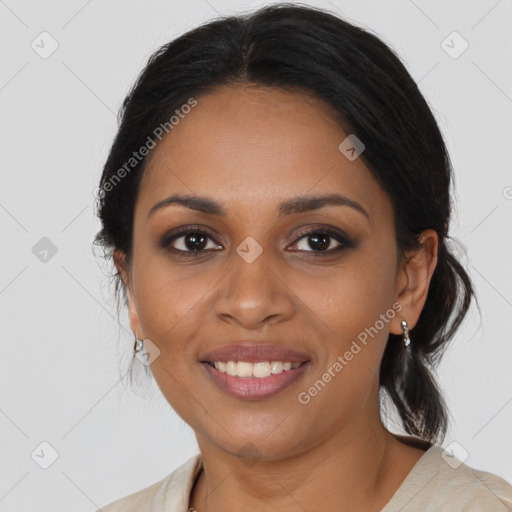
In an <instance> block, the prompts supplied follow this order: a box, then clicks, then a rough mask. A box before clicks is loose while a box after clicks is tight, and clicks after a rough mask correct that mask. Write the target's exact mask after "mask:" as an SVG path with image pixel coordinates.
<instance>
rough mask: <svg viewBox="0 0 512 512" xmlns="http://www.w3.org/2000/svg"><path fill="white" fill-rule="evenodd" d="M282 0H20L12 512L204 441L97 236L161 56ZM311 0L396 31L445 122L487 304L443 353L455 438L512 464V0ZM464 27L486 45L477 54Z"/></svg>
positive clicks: (4, 202) (11, 94)
mask: <svg viewBox="0 0 512 512" xmlns="http://www.w3.org/2000/svg"><path fill="white" fill-rule="evenodd" d="M265 3H266V2H251V1H246V2H240V1H237V2H234V1H230V0H208V1H206V0H190V1H187V2H185V1H181V2H170V1H165V2H164V1H153V2H142V1H139V2H126V1H125V2H121V1H112V0H108V1H100V0H90V1H84V0H72V1H66V2H64V1H62V2H57V1H46V2H37V1H32V2H28V1H22V0H18V1H16V0H6V1H0V20H1V21H0V22H1V29H0V43H1V44H0V48H1V50H0V51H1V58H2V65H1V68H0V100H1V109H2V110H1V123H0V130H1V135H0V140H1V144H2V146H1V157H2V158H1V172H2V187H1V188H0V219H1V237H2V260H1V261H2V265H1V267H0V304H1V308H2V309H1V310H2V323H1V325H2V330H1V338H0V343H1V358H0V365H1V373H0V375H1V386H0V393H1V395H0V400H1V402H0V428H1V432H2V435H1V436H0V450H1V457H0V471H1V474H0V475H1V478H0V510H1V511H9V512H18V511H38V512H45V511H52V512H59V511H64V510H77V511H78V510H82V511H92V510H95V509H96V508H97V507H98V506H100V505H103V504H106V503H108V502H110V501H113V500H114V499H117V498H119V497H121V496H125V495H127V494H129V493H131V492H134V491H135V490H138V489H141V488H143V487H146V486H148V485H150V484H152V483H154V482H155V481H157V480H159V479H161V478H163V477H164V476H165V475H167V474H168V473H170V472H171V471H172V470H174V469H175V468H177V467H178V466H180V465H181V464H182V463H184V462H185V461H186V460H187V459H188V458H189V457H191V456H192V455H193V454H195V453H196V451H197V447H196V444H195V438H194V436H193V432H192V431H191V430H190V428H189V427H188V426H187V425H186V424H185V423H184V422H183V421H182V420H181V419H179V418H178V417H177V416H176V414H175V413H174V412H173V411H172V410H171V409H170V407H169V406H168V404H167V402H166V401H165V400H164V399H163V397H162V396H161V395H160V392H159V390H158V388H157V387H156V384H154V383H151V382H150V386H149V388H148V389H147V390H146V392H144V393H143V391H141V393H140V395H141V396H138V395H137V394H135V393H134V392H132V391H131V390H130V389H129V388H128V387H127V384H126V383H125V381H124V380H122V378H121V377H122V375H123V374H124V372H125V371H126V368H127V364H128V360H129V356H130V351H131V349H132V337H131V332H130V330H129V327H128V323H127V320H126V315H125V313H123V315H122V318H121V320H122V321H121V326H119V325H118V324H117V320H116V313H115V309H114V303H113V298H112V289H111V288H109V282H108V279H107V278H106V277H105V275H104V272H105V268H104V266H103V265H102V264H101V260H100V259H99V257H97V256H95V255H94V254H93V252H92V249H91V242H92V239H93V237H94V235H95V233H96V232H97V230H98V229H99V223H98V222H97V220H96V219H95V216H94V211H93V199H94V197H93V193H94V189H95V188H96V187H97V185H98V181H99V176H100V173H101V168H102V165H103V163H104V160H105V158H106V155H107V151H108V149H109V145H110V144H111V142H112V140H113V137H114V134H115V130H116V112H117V110H118V108H119V106H120V104H121V101H122V99H123V98H124V96H125V94H126V93H127V91H128V88H129V87H130V86H131V84H132V82H133V80H134V79H135V77H136V75H137V73H138V72H139V71H140V70H141V69H142V67H143V66H144V64H145V62H146V59H147V58H148V57H149V55H150V53H151V52H152V51H154V50H155V49H156V48H157V47H158V46H159V45H161V44H163V43H165V42H167V41H168V40H169V39H171V38H174V37H175V36H177V35H179V34H181V33H183V32H184V31H186V30H188V29H190V28H192V27H194V26H196V25H197V24H199V23H201V22H203V21H205V20H207V19H210V18H212V17H214V16H216V15H217V14H218V13H220V14H228V13H233V12H239V11H243V10H246V9H252V8H256V7H259V6H261V5H264V4H265ZM311 3H312V4H314V5H317V6H321V7H326V8H328V9H330V10H331V11H333V12H337V13H339V14H341V15H343V16H344V17H346V18H347V19H348V20H349V21H352V22H353V23H356V24H358V25H361V26H365V27H367V28H370V29H371V30H372V31H374V32H375V33H376V34H377V35H379V36H380V37H382V38H383V39H384V40H385V41H386V42H387V43H388V44H390V45H391V46H392V48H394V49H395V50H396V51H397V53H398V54H399V56H400V57H401V58H402V59H403V61H404V62H405V64H406V66H407V67H408V69H409V71H410V73H411V74H412V76H413V77H414V78H415V80H416V81H417V82H419V85H420V88H421V90H422V92H423V93H424V95H425V96H426V98H427V100H428V101H429V104H430V105H431V107H432V109H433V110H434V113H435V116H436V119H437V120H438V122H439V124H440V127H441V129H442V131H443V134H444V136H445V139H446V142H447V144H448V148H449V150H450V152H451V157H452V161H453V164H454V168H455V173H456V187H457V195H456V211H455V215H454V219H453V226H452V235H453V236H455V237H457V238H458V239H459V240H460V241H461V245H460V246H459V249H458V251H459V255H460V257H461V258H462V260H463V262H464V264H465V265H466V267H467V269H468V270H469V271H470V273H471V275H472V277H473V279H474V282H475V284H476V288H477V293H478V297H479V301H480V305H481V314H479V312H478V310H477V309H476V308H475V307H473V308H472V310H471V314H470V317H469V319H468V321H467V322H466V323H465V324H464V328H463V329H461V330H460V332H459V334H458V336H457V338H456V339H455V341H454V343H453V345H452V347H451V348H450V350H449V351H448V353H447V354H446V356H445V359H444V360H443V362H442V364H441V366H440V367H439V379H440V382H441V384H442V386H443V387H444V390H445V392H446V397H447V401H448V405H449V407H450V411H451V418H452V423H451V429H450V431H449V434H448V436H447V438H446V442H445V443H444V446H448V445H450V443H452V442H453V441H456V442H457V443H458V445H457V446H456V447H457V449H458V450H459V451H460V447H462V448H463V449H464V450H465V451H466V452H467V454H468V458H467V460H466V463H467V464H469V465H471V466H473V467H476V468H479V469H485V470H487V471H491V472H494V473H497V474H499V475H501V476H502V477H504V478H506V479H507V480H509V481H512V464H511V463H510V461H511V455H512V436H510V432H511V428H510V427H511V424H512V379H511V378H510V375H511V371H510V366H511V360H512V343H511V335H510V332H511V329H510V325H509V322H508V321H509V319H510V317H511V314H512V258H511V257H510V254H511V249H512V239H511V235H510V233H511V229H510V228H511V220H512V200H511V199H512V174H511V172H510V169H511V168H512V167H511V158H512V157H511V152H510V143H511V140H512V137H511V135H512V134H511V132H512V129H511V126H512V125H511V117H512V99H511V97H512V67H511V66H510V53H511V51H510V49H511V43H512V41H511V39H512V31H510V26H511V25H510V22H511V18H512V5H511V1H510V0H508V1H507V0H501V1H496V0H489V1H487V0H486V1H478V2H477V1H473V2H468V1H452V2H446V1H441V0H436V1H429V2H427V1H425V0H421V1H420V0H416V1H412V0H395V1H388V2H378V1H371V2H364V3H363V2H360V1H356V0H354V1H348V0H347V1H341V0H338V1H333V2H328V1H322V2H311ZM44 31H46V32H48V33H49V34H50V36H40V34H41V33H42V32H44ZM453 31H457V32H458V33H459V34H460V35H461V36H462V38H463V39H464V40H465V41H467V43H468V44H469V47H468V49H467V50H466V51H465V52H464V53H462V54H461V55H460V56H457V58H453V56H454V54H456V53H459V51H460V50H461V49H462V48H463V46H462V45H463V41H462V40H461V39H457V36H453V35H452V36H450V34H452V32H453ZM448 36H450V37H448ZM447 37H448V39H446V38H447ZM42 39H43V40H42ZM444 40H446V41H447V42H445V43H444V44H443V43H442V42H443V41H444ZM53 41H56V44H58V48H57V50H56V51H55V52H54V53H53V54H51V55H49V56H47V55H44V56H46V57H47V58H42V56H41V52H42V53H44V52H49V51H50V50H51V45H52V44H55V43H54V42H53ZM33 42H34V43H33ZM31 44H34V45H35V46H36V48H37V49H38V52H39V53H38V52H36V51H35V50H34V49H33V48H32V47H31ZM443 46H444V47H443ZM449 47H451V48H449ZM445 50H448V52H451V53H452V56H450V55H449V53H447V51H445ZM44 237H46V238H47V239H49V240H50V241H51V243H50V242H48V240H43V241H41V239H42V238H44ZM53 246H54V247H55V249H56V253H55V254H53V253H52V250H51V247H53ZM34 247H35V249H34ZM45 249H46V250H48V251H49V252H48V253H44V250H45ZM55 249H54V250H55ZM43 441H46V442H48V443H50V445H51V446H52V447H53V448H54V449H55V450H56V451H57V452H58V455H59V456H58V458H57V460H56V461H55V462H54V463H53V464H52V465H51V466H50V467H49V468H48V469H42V468H41V467H40V466H39V464H38V463H36V462H35V460H34V459H33V458H32V457H31V454H32V453H33V452H34V450H36V452H35V453H36V454H37V453H39V455H40V460H41V461H42V459H43V458H44V457H49V456H50V449H48V448H45V447H44V445H43V447H41V446H40V443H41V442H43ZM41 449H42V450H43V452H41ZM42 453H44V456H43V455H42ZM34 458H35V459H36V460H37V456H34Z"/></svg>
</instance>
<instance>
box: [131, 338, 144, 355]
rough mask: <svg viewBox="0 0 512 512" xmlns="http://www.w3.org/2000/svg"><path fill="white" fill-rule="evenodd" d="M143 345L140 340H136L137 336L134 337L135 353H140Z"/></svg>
mask: <svg viewBox="0 0 512 512" xmlns="http://www.w3.org/2000/svg"><path fill="white" fill-rule="evenodd" d="M143 344H144V341H143V340H140V339H139V338H137V335H135V343H134V344H133V351H134V352H135V353H137V352H140V351H141V350H142V346H143Z"/></svg>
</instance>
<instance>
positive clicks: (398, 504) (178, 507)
mask: <svg viewBox="0 0 512 512" xmlns="http://www.w3.org/2000/svg"><path fill="white" fill-rule="evenodd" d="M443 452H444V450H443V448H441V447H440V446H432V447H431V448H429V449H428V450H427V451H426V452H425V454H424V455H423V456H422V457H421V458H420V459H419V460H418V462H417V463H416V464H415V466H414V467H413V468H412V470H411V471H410V472H409V474H408V475H407V477H406V479H405V480H404V481H403V482H402V485H401V486H400V487H399V488H398V490H397V491H396V492H395V494H394V495H393V497H392V498H391V500H390V501H389V502H388V503H387V505H386V506H385V507H384V508H383V509H382V512H399V511H400V512H413V511H414V512H420V511H421V512H434V511H435V512H512V486H511V485H510V484H509V483H508V482H506V481H505V480H503V479H502V478H500V477H499V476H497V475H494V474H492V473H487V472H485V471H478V470H476V469H473V468H471V467H469V466H467V465H466V464H462V463H460V464H459V462H460V461H458V459H454V458H452V457H450V458H449V459H448V458H447V457H446V455H445V459H446V460H445V459H443V457H441V455H442V454H443ZM447 461H448V462H447ZM201 468H202V458H201V454H197V455H195V456H194V457H192V458H190V459H189V460H188V461H187V462H186V463H185V464H183V465H182V466H180V467H179V468H177V469H176V470H175V471H174V472H172V473H171V474H170V475H168V476H166V477H165V478H164V479H163V480H160V481H159V482H157V483H155V484H153V485H151V486H150V487H147V488H145V489H142V490H141V491H138V492H136V493H134V494H130V495H129V496H126V497H124V498H121V499H120V500H117V501H115V502H113V503H111V504H109V505H107V506H105V507H103V508H102V509H101V510H97V511H96V512H187V511H188V510H189V506H188V504H189V497H190V491H191V490H192V487H193V484H194V481H195V478H196V477H197V475H198V473H199V471H200V470H201Z"/></svg>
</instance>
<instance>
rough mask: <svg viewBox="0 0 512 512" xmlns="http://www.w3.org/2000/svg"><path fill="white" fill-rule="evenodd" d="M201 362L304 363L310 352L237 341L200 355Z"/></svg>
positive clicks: (307, 359)
mask: <svg viewBox="0 0 512 512" xmlns="http://www.w3.org/2000/svg"><path fill="white" fill-rule="evenodd" d="M200 361H201V362H208V363H214V362H216V361H223V362H227V361H243V362H247V363H257V362H260V361H283V362H290V363H302V362H304V361H309V356H308V354H306V353H304V352H300V351H298V350H293V349H291V348H287V347H283V346H280V345H272V344H269V343H254V342H249V341H237V342H235V343H232V344H230V345H224V346H223V347H220V348H217V349H215V350H211V351H209V352H205V353H203V354H202V355H201V356H200Z"/></svg>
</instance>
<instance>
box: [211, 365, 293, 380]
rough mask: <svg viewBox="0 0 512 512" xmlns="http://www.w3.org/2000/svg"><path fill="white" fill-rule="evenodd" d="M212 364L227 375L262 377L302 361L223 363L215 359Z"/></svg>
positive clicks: (280, 371)
mask: <svg viewBox="0 0 512 512" xmlns="http://www.w3.org/2000/svg"><path fill="white" fill-rule="evenodd" d="M213 364H214V366H215V368H216V369H217V370H219V371H220V372H222V373H227V374H228V375H232V376H237V377H257V378H259V379H264V378H265V377H269V376H270V375H272V374H276V373H282V372H283V371H288V370H290V369H292V368H298V367H299V366H300V365H301V364H302V363H290V362H289V361H286V362H283V361H260V362H258V363H247V362H245V361H228V362H227V363H224V362H222V361H215V362H214V363H213Z"/></svg>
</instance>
